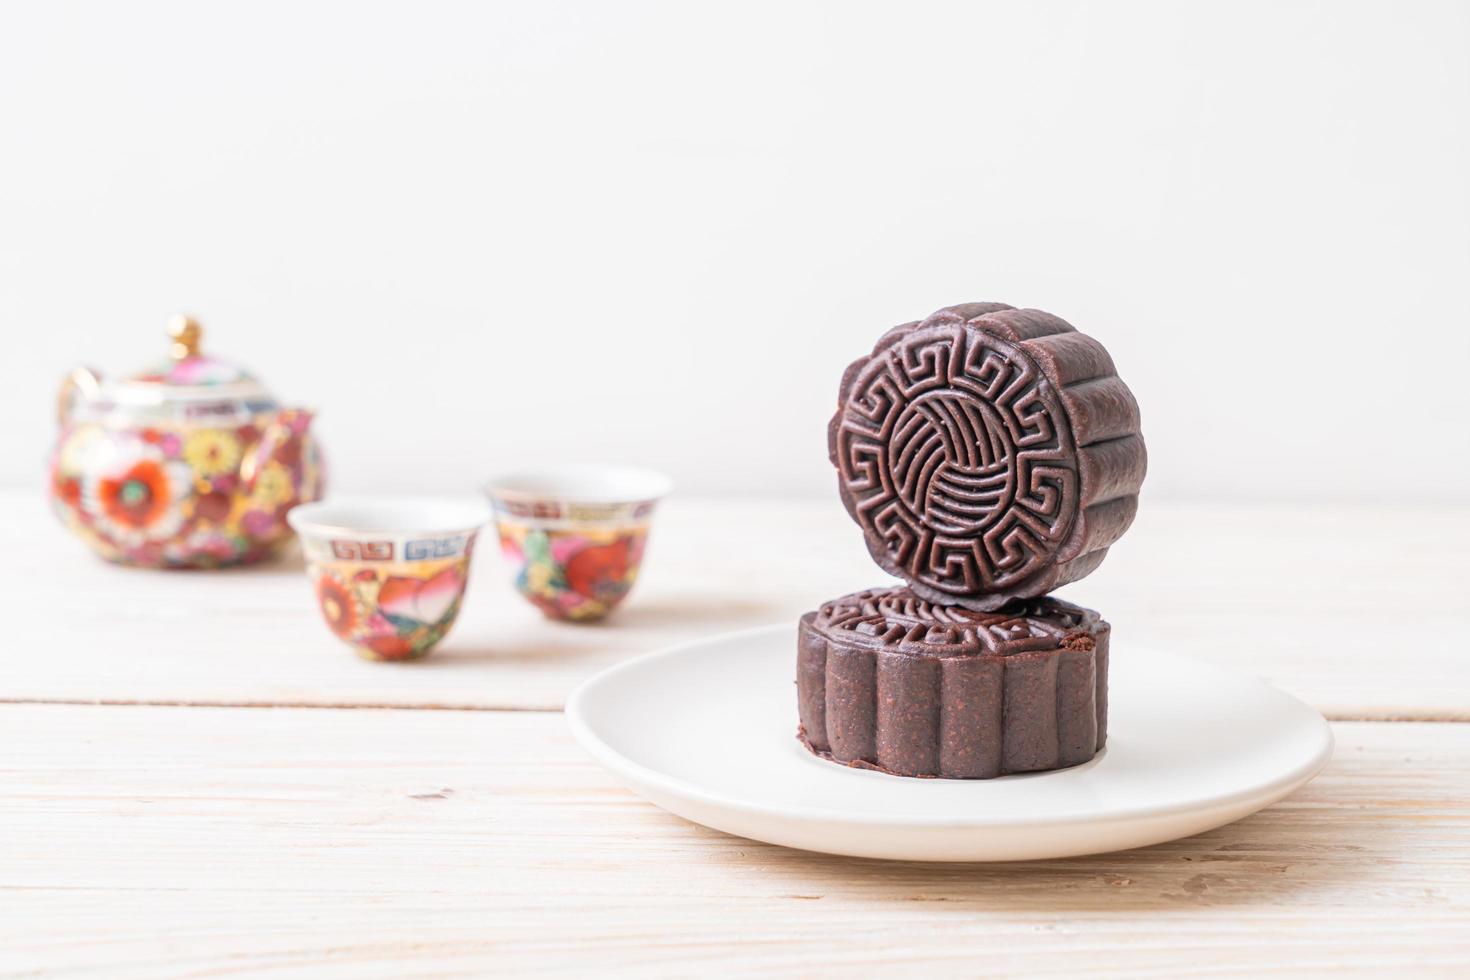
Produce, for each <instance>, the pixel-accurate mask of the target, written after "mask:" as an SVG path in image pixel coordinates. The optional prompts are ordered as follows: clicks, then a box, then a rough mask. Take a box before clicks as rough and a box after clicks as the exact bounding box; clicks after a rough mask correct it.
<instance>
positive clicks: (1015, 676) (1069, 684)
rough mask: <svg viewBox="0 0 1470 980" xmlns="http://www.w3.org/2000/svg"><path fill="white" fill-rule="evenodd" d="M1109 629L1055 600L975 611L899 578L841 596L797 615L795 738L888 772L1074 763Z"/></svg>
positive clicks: (1089, 738) (957, 775) (1096, 746)
mask: <svg viewBox="0 0 1470 980" xmlns="http://www.w3.org/2000/svg"><path fill="white" fill-rule="evenodd" d="M1110 634H1111V628H1110V627H1109V626H1108V624H1107V623H1106V622H1104V621H1103V620H1102V618H1101V617H1099V616H1098V614H1097V613H1095V612H1093V611H1092V610H1090V609H1083V608H1082V607H1080V606H1074V605H1072V604H1071V603H1067V602H1062V601H1061V600H1058V599H1049V598H1048V599H1025V600H1018V601H1016V602H1014V603H1012V604H1011V605H1009V606H1007V607H1006V608H1005V609H1002V610H999V611H996V612H980V611H977V610H973V609H967V608H965V607H962V606H938V605H935V604H933V603H931V602H929V601H927V600H925V599H923V598H921V597H919V596H917V595H915V594H914V593H913V592H912V591H910V590H909V589H906V588H902V587H897V588H887V589H871V590H868V591H864V592H857V593H854V594H852V595H847V596H843V597H842V598H840V599H834V600H833V601H831V602H828V603H826V604H825V605H823V606H822V607H821V608H820V609H818V610H816V611H815V612H810V613H807V614H806V615H805V616H803V617H802V618H801V623H800V626H799V627H798V637H797V671H796V687H797V698H798V708H799V711H800V717H801V725H800V728H799V729H798V737H799V738H800V739H801V741H802V743H803V744H805V745H806V747H807V748H808V749H810V750H811V751H812V752H814V753H816V754H817V755H819V756H822V757H823V758H826V759H830V760H832V761H834V762H840V763H843V764H845V765H849V766H855V767H858V768H863V769H876V770H879V771H882V772H887V773H892V774H894V775H899V776H938V777H944V778H949V779H987V778H990V777H993V776H1001V775H1005V774H1007V773H1014V772H1034V771H1037V770H1043V769H1059V768H1063V767H1066V766H1075V765H1078V764H1079V763H1083V762H1086V761H1088V760H1089V759H1091V758H1092V757H1093V756H1094V755H1096V754H1097V753H1098V752H1099V751H1101V749H1102V747H1103V744H1104V742H1105V741H1106V740H1107V709H1108V638H1109V636H1110Z"/></svg>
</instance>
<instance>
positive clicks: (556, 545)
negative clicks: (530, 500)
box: [500, 518, 648, 621]
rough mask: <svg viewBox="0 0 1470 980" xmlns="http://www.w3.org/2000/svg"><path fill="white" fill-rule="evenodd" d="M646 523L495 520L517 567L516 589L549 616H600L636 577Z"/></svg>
mask: <svg viewBox="0 0 1470 980" xmlns="http://www.w3.org/2000/svg"><path fill="white" fill-rule="evenodd" d="M647 540H648V526H647V525H642V526H637V527H631V528H597V527H590V526H589V527H581V528H575V529H555V528H538V527H531V526H528V525H526V524H520V523H516V522H513V521H508V520H506V519H504V518H502V519H501V521H500V545H501V550H502V552H503V553H504V554H505V556H506V558H507V559H508V560H510V561H511V562H512V563H514V564H515V565H516V566H517V571H516V579H515V582H516V588H517V589H519V590H520V591H521V594H522V595H524V596H525V597H526V598H527V599H529V600H531V602H532V603H534V604H535V605H536V607H537V608H538V609H540V610H541V611H542V612H543V613H545V614H546V615H548V616H550V617H552V618H554V619H567V620H576V621H588V620H594V619H600V618H602V617H603V616H606V615H607V614H608V613H610V612H612V610H613V609H614V608H615V607H616V606H617V605H618V603H620V602H622V601H623V599H624V597H626V596H627V594H628V592H629V590H631V589H632V588H633V583H634V581H635V580H636V579H637V578H638V568H639V564H640V562H641V561H642V560H643V550H644V546H645V544H646V542H647Z"/></svg>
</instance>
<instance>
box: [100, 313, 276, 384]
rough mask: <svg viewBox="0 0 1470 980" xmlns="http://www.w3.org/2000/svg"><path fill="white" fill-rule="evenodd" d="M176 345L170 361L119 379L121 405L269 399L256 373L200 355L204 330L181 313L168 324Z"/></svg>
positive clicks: (170, 350)
mask: <svg viewBox="0 0 1470 980" xmlns="http://www.w3.org/2000/svg"><path fill="white" fill-rule="evenodd" d="M168 333H169V337H170V338H171V339H172V341H173V343H172V345H171V347H170V349H169V357H168V359H167V360H164V361H160V362H158V363H156V364H154V365H152V366H150V367H147V368H144V369H143V370H141V371H138V372H136V373H134V374H130V375H128V376H126V377H124V378H120V379H118V382H117V384H115V385H114V386H112V387H113V394H114V396H115V397H116V400H117V401H119V402H127V403H131V404H158V403H160V402H169V401H181V400H195V399H245V400H249V401H262V400H269V399H270V395H269V393H268V392H267V391H266V389H265V386H264V385H262V384H261V383H260V381H259V379H257V378H256V377H255V376H254V375H253V374H251V373H250V372H249V371H246V370H245V369H244V368H242V367H241V366H240V365H238V364H235V363H233V362H230V361H226V360H223V359H221V358H218V357H212V356H210V355H208V354H204V353H201V352H200V350H199V341H200V338H201V337H202V336H203V334H204V330H203V328H202V327H200V326H199V322H198V321H197V320H194V319H193V318H192V317H187V316H184V315H183V314H179V315H177V316H174V317H171V318H170V319H169V323H168Z"/></svg>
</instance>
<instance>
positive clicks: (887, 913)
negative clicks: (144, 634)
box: [0, 705, 1470, 978]
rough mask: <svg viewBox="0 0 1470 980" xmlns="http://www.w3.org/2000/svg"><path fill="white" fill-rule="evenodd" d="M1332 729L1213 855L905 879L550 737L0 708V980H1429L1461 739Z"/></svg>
mask: <svg viewBox="0 0 1470 980" xmlns="http://www.w3.org/2000/svg"><path fill="white" fill-rule="evenodd" d="M1335 729H1336V733H1337V737H1338V750H1337V756H1336V759H1335V761H1334V762H1333V764H1332V765H1331V767H1330V768H1329V769H1328V771H1327V772H1326V773H1325V774H1324V775H1323V776H1322V777H1320V778H1319V779H1318V780H1317V781H1316V782H1315V783H1313V784H1311V785H1310V786H1308V787H1307V788H1305V789H1304V790H1302V791H1300V792H1299V793H1297V794H1296V795H1294V796H1293V797H1291V798H1290V799H1288V800H1286V801H1284V802H1282V803H1280V804H1278V805H1276V806H1274V807H1272V808H1270V809H1269V810H1267V811H1264V812H1262V813H1260V814H1257V815H1256V816H1253V817H1250V818H1248V819H1246V820H1243V821H1241V822H1239V823H1237V824H1235V825H1232V826H1229V827H1225V828H1221V829H1219V830H1216V831H1212V832H1210V833H1207V834H1203V835H1200V836H1198V837H1194V838H1191V839H1188V840H1183V841H1176V842H1174V843H1170V844H1164V845H1160V846H1157V847H1152V848H1146V849H1141V850H1137V851H1131V852H1127V853H1122V854H1113V855H1103V856H1098V857H1091V858H1079V859H1072V860H1067V861H1041V862H1029V863H1025V864H1019V865H1009V866H983V865H932V866H926V865H920V864H901V863H885V862H879V861H865V860H853V859H844V858H834V857H827V856H822V855H815V854H807V853H802V852H797V851H789V850H784V849H781V848H777V847H772V846H768V845H763V844H757V843H754V842H751V841H745V840H740V839H737V838H733V837H727V836H725V835H723V834H720V833H717V832H714V831H709V830H705V829H703V828H700V827H697V826H695V825H692V824H689V823H686V822H684V821H682V820H680V819H679V818H677V817H673V816H671V815H669V814H666V813H664V812H662V811H660V810H657V809H655V808H653V807H652V806H649V805H647V804H645V803H643V802H641V801H640V800H638V799H636V798H635V797H633V796H632V795H631V794H629V793H628V792H626V791H625V790H623V789H621V788H619V787H618V786H617V785H615V784H614V783H613V781H612V780H611V778H610V777H608V776H606V775H605V774H604V773H602V772H601V771H600V770H598V769H597V768H595V766H594V765H593V764H592V763H591V762H590V761H589V760H588V759H587V758H586V757H585V756H584V755H583V754H582V752H581V751H580V750H579V749H578V748H577V747H576V746H575V745H574V744H573V743H572V741H571V739H570V737H569V736H568V734H567V733H566V729H565V726H564V723H563V720H562V719H561V718H560V717H559V716H557V715H553V714H541V713H525V712H510V713H500V712H449V711H400V710H365V709H357V710H319V709H312V710H308V709H272V710H261V709H224V708H208V709H199V708H159V707H78V706H69V705H7V706H0V739H3V744H4V745H5V746H6V747H7V751H6V754H5V761H4V763H3V768H4V776H3V780H0V841H3V842H4V849H3V859H0V910H3V913H4V914H3V915H0V974H3V975H5V976H25V975H30V973H31V971H38V972H39V971H45V972H47V974H48V975H59V976H106V977H109V978H126V977H133V976H140V977H141V976H147V977H160V976H203V975H221V974H234V973H250V974H252V975H254V974H263V975H272V974H291V973H296V972H299V971H301V970H303V969H305V968H308V967H310V968H313V969H314V970H315V971H316V972H317V973H318V974H320V975H325V976H343V977H353V978H361V977H377V976H392V975H403V974H405V973H409V972H412V973H414V974H416V975H445V976H451V975H475V974H483V973H485V972H488V971H492V970H498V971H504V972H512V971H521V970H529V969H532V968H535V969H537V970H538V971H544V972H552V973H558V972H559V973H565V974H571V975H587V974H589V973H597V974H599V975H603V974H609V973H618V972H628V971H633V970H638V971H642V972H646V973H653V974H661V975H684V976H688V975H705V974H714V973H732V972H738V973H755V972H761V973H766V972H770V973H779V974H793V973H807V974H812V973H817V972H822V973H828V972H839V973H847V974H850V975H865V974H871V972H872V971H873V970H874V969H875V968H876V967H878V966H879V965H882V966H883V967H884V968H885V969H889V970H892V971H896V972H897V973H898V974H900V975H910V974H925V975H932V974H933V973H935V972H944V973H960V974H967V975H973V974H976V973H986V974H991V975H1018V974H1026V975H1028V976H1038V975H1039V976H1051V975H1063V974H1075V973H1080V972H1087V973H1088V974H1089V975H1092V976H1097V975H1109V974H1116V973H1119V972H1127V973H1129V974H1130V975H1135V976H1139V975H1144V976H1146V975H1159V976H1181V975H1185V974H1223V975H1243V974H1246V973H1248V972H1249V973H1270V974H1281V973H1301V972H1315V973H1326V972H1329V971H1330V972H1332V973H1334V974H1349V975H1353V974H1356V975H1374V974H1379V975H1381V974H1384V973H1388V972H1393V971H1405V970H1408V969H1410V968H1411V967H1412V968H1413V969H1414V970H1416V971H1417V972H1418V973H1419V974H1420V975H1434V974H1438V975H1451V974H1452V973H1453V972H1455V971H1456V970H1458V969H1460V968H1462V967H1463V965H1464V963H1465V962H1467V960H1470V930H1467V928H1466V923H1467V921H1470V799H1467V796H1470V794H1467V789H1470V726H1465V725H1444V724H1408V723H1406V724H1393V725H1385V724H1372V723H1340V724H1338V725H1336V726H1335Z"/></svg>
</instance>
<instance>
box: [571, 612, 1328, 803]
mask: <svg viewBox="0 0 1470 980" xmlns="http://www.w3.org/2000/svg"><path fill="white" fill-rule="evenodd" d="M790 631H791V627H790V626H789V625H787V624H784V623H779V624H770V625H767V626H755V627H749V628H746V629H740V630H730V631H727V632H723V633H718V634H714V635H711V636H707V637H701V638H699V639H697V640H686V641H684V642H682V643H675V644H671V645H669V646H666V647H663V648H661V649H658V650H654V651H652V652H650V653H645V654H641V655H639V656H636V657H632V658H630V659H628V660H625V661H623V662H621V663H617V664H613V665H612V666H610V667H607V668H604V669H603V670H601V671H599V672H598V673H596V674H594V675H593V676H592V677H589V678H587V679H586V680H585V681H583V682H582V683H581V684H579V685H577V688H576V689H575V690H574V691H573V692H572V693H571V695H570V696H569V697H568V698H567V702H566V707H565V709H564V714H565V715H566V719H567V724H568V726H569V727H570V728H571V731H572V735H573V737H574V738H575V739H576V740H577V743H578V744H579V745H581V746H582V748H583V749H585V750H586V751H587V752H589V753H590V754H591V755H592V756H593V757H594V758H596V759H597V761H598V762H599V763H601V764H602V765H603V766H604V767H605V768H607V769H609V770H610V771H612V772H614V773H615V774H618V775H621V776H624V777H625V778H627V779H630V780H632V781H633V782H635V783H647V784H651V785H653V786H657V787H659V788H660V789H662V790H663V791H664V792H668V793H671V794H674V795H675V796H678V797H682V798H685V799H689V800H692V801H694V802H698V803H701V804H705V805H712V806H717V807H721V808H725V809H729V810H734V811H738V812H741V813H745V814H749V815H752V816H760V817H773V818H777V819H782V820H787V821H800V822H802V823H821V824H837V825H842V826H847V827H854V828H872V827H884V826H902V827H906V828H920V829H923V828H934V829H953V830H966V829H976V830H982V829H988V828H1017V829H1020V828H1036V827H1065V826H1071V825H1075V824H1082V823H1096V822H1099V821H1107V822H1110V823H1112V822H1127V821H1135V820H1148V819H1154V818H1160V817H1169V816H1173V815H1177V814H1185V813H1196V812H1203V811H1213V810H1219V809H1224V808H1232V807H1238V806H1241V805H1244V804H1248V803H1250V802H1252V801H1255V800H1265V801H1267V802H1266V803H1265V804H1262V805H1263V806H1264V805H1269V803H1271V802H1274V801H1275V800H1277V799H1280V798H1281V797H1283V796H1284V795H1286V794H1287V793H1289V792H1291V790H1292V789H1294V788H1296V787H1298V786H1301V785H1303V784H1305V783H1307V782H1309V781H1311V780H1312V779H1313V778H1315V777H1316V776H1317V775H1319V774H1320V773H1321V772H1322V770H1323V769H1325V768H1326V767H1327V764H1328V763H1329V762H1330V761H1331V760H1332V753H1333V749H1334V747H1335V744H1336V739H1335V738H1334V736H1333V734H1332V727H1331V726H1330V725H1329V724H1328V723H1327V720H1326V719H1325V718H1323V717H1322V714H1321V713H1320V712H1319V711H1317V709H1316V708H1313V707H1312V706H1311V705H1309V704H1307V703H1306V702H1305V701H1302V700H1301V699H1300V698H1297V697H1295V696H1293V695H1291V694H1288V693H1286V692H1285V691H1282V690H1281V689H1280V688H1278V687H1274V686H1272V685H1270V684H1268V683H1266V682H1265V681H1263V680H1261V679H1260V678H1257V677H1253V676H1251V675H1245V674H1236V673H1235V672H1233V671H1229V670H1227V669H1226V668H1222V667H1218V666H1216V665H1214V664H1211V663H1208V662H1206V661H1202V660H1198V659H1196V658H1193V657H1187V656H1180V655H1178V654H1166V653H1161V652H1159V651H1157V650H1155V649H1153V648H1152V647H1147V646H1144V647H1140V646H1136V645H1133V644H1129V649H1130V650H1134V651H1137V650H1147V651H1148V652H1149V653H1151V654H1154V655H1157V656H1163V657H1167V658H1170V659H1175V660H1183V661H1187V662H1188V663H1189V664H1190V665H1192V666H1195V667H1199V668H1202V669H1205V670H1208V671H1214V672H1218V673H1224V674H1229V675H1233V676H1240V677H1244V678H1246V679H1248V680H1250V681H1253V682H1254V683H1257V684H1260V685H1261V686H1262V687H1265V688H1268V689H1269V690H1271V691H1272V692H1274V693H1276V694H1278V695H1280V696H1281V697H1283V698H1285V699H1287V700H1288V701H1290V702H1292V703H1293V704H1294V705H1296V706H1297V707H1298V708H1300V709H1301V710H1303V711H1305V712H1306V713H1308V714H1309V715H1311V716H1313V717H1314V718H1315V722H1316V725H1315V727H1316V728H1317V734H1318V739H1319V741H1318V745H1317V747H1316V751H1315V752H1314V753H1313V754H1312V755H1311V757H1310V758H1309V759H1308V760H1307V761H1306V762H1305V763H1303V764H1299V765H1298V766H1296V767H1294V768H1293V769H1292V770H1290V771H1289V772H1287V773H1285V774H1283V775H1279V776H1277V777H1276V778H1275V779H1273V780H1271V781H1270V782H1269V783H1266V784H1264V785H1261V786H1255V787H1252V788H1250V789H1248V790H1239V791H1235V792H1232V793H1227V794H1222V795H1218V796H1211V797H1204V798H1200V799H1195V800H1190V801H1188V802H1182V803H1175V804H1170V805H1164V806H1159V805H1154V806H1147V805H1142V806H1138V807H1136V808H1132V809H1121V810H1116V811H1110V812H1108V813H1106V814H1098V813H1075V814H1066V815H1059V816H1046V817H1026V816H1021V817H999V818H997V817H994V816H987V815H978V816H975V817H967V818H958V819H957V818H954V817H952V816H935V817H925V816H920V815H913V816H904V817H902V818H898V817H894V816H892V815H884V814H865V813H853V812H850V811H847V810H837V809H830V810H829V809H823V808H821V807H812V806H802V805H792V804H780V805H772V804H765V803H757V802H751V801H749V800H744V799H740V798H737V797H732V796H728V795H726V794H723V793H718V792H712V791H710V790H708V789H705V788H703V787H701V786H699V785H698V784H696V783H691V782H689V781H688V780H685V779H681V778H678V777H675V776H669V775H667V774H666V773H663V772H660V771H658V770H656V769H650V768H649V767H648V766H645V765H643V764H642V763H640V762H636V761H634V760H633V759H631V758H629V757H628V756H626V755H624V754H623V753H622V752H620V751H618V750H617V749H615V748H613V747H612V746H611V745H610V744H608V742H607V741H605V740H604V739H603V738H602V737H601V736H599V735H598V734H597V733H596V732H594V731H593V730H592V726H591V725H590V724H589V723H588V722H587V720H586V718H585V717H584V715H585V709H584V707H583V704H584V702H585V701H586V699H587V697H588V693H589V692H590V691H592V690H593V689H595V688H596V687H597V686H598V685H599V684H604V683H607V682H609V681H611V680H612V679H613V678H615V677H617V676H618V675H619V674H622V673H625V672H628V671H632V670H636V669H638V668H639V667H641V666H642V665H644V664H647V663H650V662H652V661H656V660H662V659H672V658H674V657H678V656H681V655H686V654H688V653H689V652H691V651H694V650H698V649H699V648H702V647H707V646H714V645H716V644H720V643H726V642H730V641H733V640H739V639H748V638H755V637H758V636H763V635H766V634H770V635H772V636H774V635H777V634H780V633H789V632H790ZM793 737H794V736H793ZM1104 751H1106V750H1104ZM829 765H836V764H835V763H829ZM1063 771H1065V770H1063ZM852 772H853V773H854V774H861V775H863V776H871V775H873V774H872V773H869V772H866V771H864V770H860V769H853V770H852ZM1022 775H1026V774H1022ZM890 778H895V779H897V778H902V777H890ZM925 782H928V780H925ZM944 782H947V783H948V782H953V783H974V784H976V785H984V784H986V783H989V782H991V780H983V779H979V780H945V781H944ZM696 822H697V821H696Z"/></svg>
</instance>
